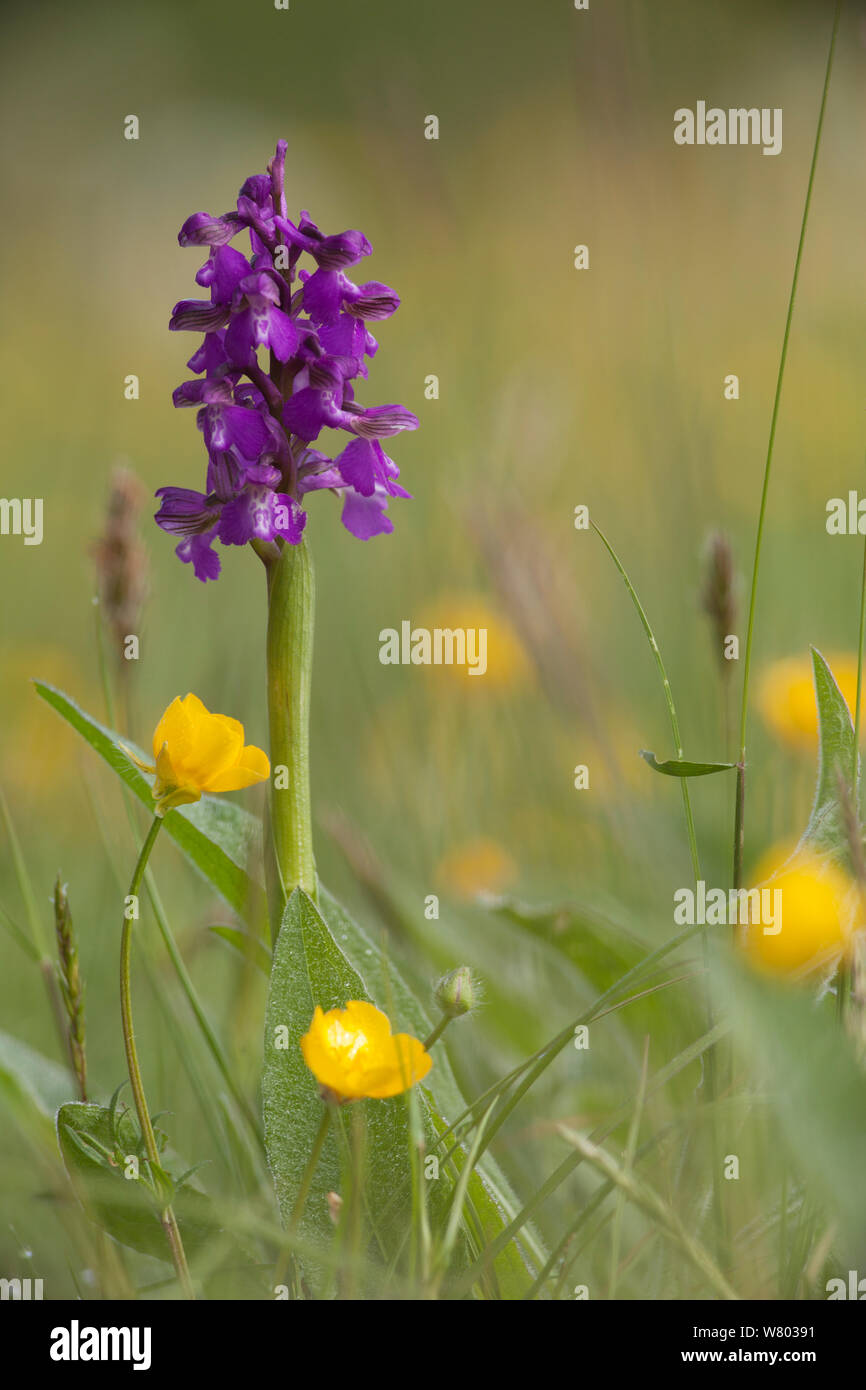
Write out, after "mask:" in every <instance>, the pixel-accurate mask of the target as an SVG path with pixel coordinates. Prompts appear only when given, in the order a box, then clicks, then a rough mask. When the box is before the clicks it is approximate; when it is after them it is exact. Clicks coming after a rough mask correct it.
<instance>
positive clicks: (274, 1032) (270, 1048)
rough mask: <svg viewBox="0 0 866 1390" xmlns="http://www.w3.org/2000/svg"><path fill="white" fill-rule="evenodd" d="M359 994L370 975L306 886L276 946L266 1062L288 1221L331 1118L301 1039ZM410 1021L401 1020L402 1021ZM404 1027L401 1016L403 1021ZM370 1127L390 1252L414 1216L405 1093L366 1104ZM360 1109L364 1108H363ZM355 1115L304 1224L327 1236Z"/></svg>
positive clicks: (269, 1142) (268, 1113) (331, 1155)
mask: <svg viewBox="0 0 866 1390" xmlns="http://www.w3.org/2000/svg"><path fill="white" fill-rule="evenodd" d="M350 999H361V1000H370V995H369V993H368V991H367V989H366V986H365V984H364V982H363V980H362V979H361V976H360V975H359V974H358V973H357V971H355V970H354V969H353V968H352V966H351V965H350V964H349V961H348V960H347V959H346V957H345V956H344V954H343V952H342V951H341V950H340V948H339V946H338V945H337V944H336V942H335V941H334V938H333V936H332V935H331V932H330V931H329V929H328V926H327V924H326V922H325V921H324V919H323V917H322V916H321V914H320V913H319V912H318V910H317V908H316V906H315V904H314V903H313V902H312V900H311V899H310V898H309V897H308V896H307V894H306V893H304V892H303V891H302V890H301V889H299V888H297V889H295V891H294V892H293V893H292V895H291V897H290V898H289V901H288V903H287V904H286V909H285V912H284V913H283V920H282V924H281V927H280V933H279V936H278V938H277V942H276V946H275V947H274V958H273V968H272V971H271V987H270V991H269V995H268V1006H267V1014H266V1019H265V1064H264V1073H263V1077H262V1095H263V1101H264V1123H265V1145H266V1148H267V1153H268V1160H269V1163H270V1167H271V1171H272V1173H273V1175H274V1183H275V1187H276V1193H277V1200H278V1202H279V1207H280V1213H281V1215H282V1218H283V1221H284V1222H288V1221H289V1219H290V1217H291V1214H292V1211H293V1209H294V1205H295V1201H296V1198H297V1195H298V1191H299V1188H300V1185H301V1179H302V1177H303V1174H304V1170H305V1168H306V1165H307V1159H308V1157H309V1154H310V1152H311V1150H312V1147H313V1142H314V1139H315V1136H316V1133H317V1131H318V1128H319V1123H320V1121H321V1118H322V1101H321V1099H320V1097H319V1088H318V1084H317V1082H316V1080H315V1078H314V1077H313V1075H312V1074H311V1073H310V1072H309V1071H308V1070H307V1067H306V1064H305V1062H304V1059H303V1055H302V1053H301V1047H300V1040H301V1037H302V1035H303V1034H304V1033H306V1032H307V1030H308V1028H309V1026H310V1020H311V1019H312V1017H313V1012H314V1009H315V1007H316V1005H317V1004H319V1005H321V1007H322V1008H323V1009H324V1010H325V1011H327V1010H328V1009H334V1008H343V1007H344V1005H345V1004H346V1003H347V1002H348V1000H350ZM402 1024H403V1020H402V1019H399V1025H400V1027H402ZM395 1027H397V1022H396V1021H395ZM359 1104H360V1107H361V1110H362V1113H363V1122H364V1127H365V1131H366V1144H365V1152H366V1164H367V1169H366V1183H365V1192H366V1196H367V1199H368V1204H371V1205H368V1217H369V1219H370V1223H371V1225H372V1227H373V1230H374V1233H375V1236H376V1238H377V1240H378V1242H379V1244H380V1246H381V1249H382V1254H383V1256H384V1257H385V1258H387V1257H388V1255H389V1254H390V1253H392V1252H393V1250H394V1249H395V1242H396V1241H397V1240H398V1239H399V1238H400V1236H401V1234H402V1231H403V1230H405V1227H406V1222H407V1221H409V1220H410V1195H411V1172H410V1167H409V1139H408V1118H407V1110H406V1104H405V1100H404V1099H403V1098H402V1097H399V1096H396V1097H394V1098H393V1099H392V1100H385V1101H363V1102H360V1103H359ZM353 1109H354V1107H353ZM344 1121H345V1116H344V1114H343V1113H342V1112H340V1113H339V1114H338V1123H337V1124H336V1125H332V1127H331V1130H330V1132H329V1134H328V1137H327V1139H326V1141H325V1146H324V1148H323V1150H322V1155H321V1158H320V1160H319V1164H318V1167H317V1170H316V1173H315V1175H314V1177H313V1182H312V1186H311V1188H310V1191H309V1195H308V1197H307V1201H306V1205H305V1208H304V1216H303V1221H302V1223H301V1226H300V1230H301V1231H302V1232H303V1233H304V1234H307V1235H309V1236H311V1237H312V1238H315V1239H318V1240H320V1241H322V1242H323V1243H326V1242H328V1241H330V1240H331V1239H332V1238H333V1235H334V1228H333V1225H332V1222H331V1219H330V1216H329V1213H328V1204H327V1194H328V1193H329V1192H332V1191H336V1192H341V1191H342V1190H343V1188H344V1183H343V1180H342V1174H341V1166H342V1163H341V1153H340V1147H341V1138H342V1139H345V1135H341V1132H340V1131H341V1129H343V1128H344ZM404 1190H405V1193H406V1200H405V1202H403V1203H400V1204H399V1205H397V1206H395V1207H394V1209H393V1211H392V1212H391V1213H389V1214H388V1219H387V1220H385V1221H384V1222H383V1221H378V1220H377V1216H378V1215H379V1213H378V1212H377V1210H376V1208H375V1204H376V1203H378V1202H386V1201H387V1199H388V1197H389V1195H390V1194H392V1193H393V1192H395V1191H404Z"/></svg>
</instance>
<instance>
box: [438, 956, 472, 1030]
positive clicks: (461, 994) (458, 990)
mask: <svg viewBox="0 0 866 1390" xmlns="http://www.w3.org/2000/svg"><path fill="white" fill-rule="evenodd" d="M480 999H481V990H480V986H479V984H478V981H477V980H476V979H475V977H474V975H473V974H472V971H471V970H470V969H469V966H468V965H458V967H457V969H456V970H452V971H450V973H449V974H447V975H443V976H442V979H441V980H440V981H439V983H438V985H437V986H436V1003H437V1004H438V1005H439V1008H440V1009H441V1010H442V1012H443V1014H445V1015H446V1017H447V1018H459V1017H460V1016H461V1014H468V1013H470V1012H471V1010H472V1009H474V1008H476V1006H477V1005H478V1003H479V1002H480Z"/></svg>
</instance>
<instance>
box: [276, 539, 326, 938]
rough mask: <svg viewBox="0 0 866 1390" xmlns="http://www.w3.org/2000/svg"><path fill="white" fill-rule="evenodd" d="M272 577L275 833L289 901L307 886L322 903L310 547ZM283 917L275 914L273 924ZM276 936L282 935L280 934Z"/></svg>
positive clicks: (290, 555) (280, 563) (290, 556)
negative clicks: (314, 798) (313, 778)
mask: <svg viewBox="0 0 866 1390" xmlns="http://www.w3.org/2000/svg"><path fill="white" fill-rule="evenodd" d="M267 573H268V639H267V670H268V719H269V723H270V736H271V779H272V780H271V802H270V804H271V830H272V836H273V848H274V856H275V860H276V866H277V870H278V875H279V880H280V885H281V890H282V894H283V898H284V899H285V898H288V896H289V894H290V893H291V892H292V891H293V889H295V888H297V887H300V888H303V890H304V892H305V893H307V894H309V896H310V897H311V898H312V899H313V901H314V902H315V901H316V898H317V896H318V893H317V880H316V864H315V860H314V858H313V825H312V810H311V802H310V688H311V684H312V671H313V622H314V605H315V582H314V577H313V565H312V560H311V558H310V552H309V548H308V546H307V543H306V541H303V540H302V541H301V542H300V544H299V545H285V544H284V545H283V546H282V548H281V550H280V553H279V556H278V558H277V559H276V560H275V561H274V562H273V563H270V564H268V565H267ZM281 916H282V904H279V912H278V913H273V912H272V920H278V919H279V917H281ZM272 932H273V934H274V935H275V934H276V933H275V931H274V929H273V928H272Z"/></svg>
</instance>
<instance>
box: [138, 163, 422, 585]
mask: <svg viewBox="0 0 866 1390" xmlns="http://www.w3.org/2000/svg"><path fill="white" fill-rule="evenodd" d="M286 152H287V145H286V142H285V140H280V141H279V142H278V144H277V148H276V153H275V154H274V157H273V159H272V160H271V162H270V164H269V166H268V170H267V172H266V173H264V174H253V175H251V176H250V177H249V178H248V179H246V180H245V181H244V183H243V184H242V186H241V189H240V192H239V194H238V200H237V207H236V209H235V210H234V211H231V212H226V213H223V214H222V215H221V216H217V217H214V216H212V215H211V214H210V213H206V212H195V213H193V214H192V216H191V217H188V218H187V219H186V221H185V222H184V224H183V226H182V227H181V229H180V233H179V235H178V241H179V243H180V245H181V246H195V247H201V248H206V249H207V253H208V258H207V260H206V261H205V263H204V265H202V266H201V267H200V269H199V270H198V272H197V274H196V277H195V278H196V283H197V284H198V285H199V286H200V287H201V288H202V289H204V290H209V291H210V299H209V300H208V299H184V300H181V301H180V302H179V303H178V304H176V305H175V307H174V309H173V311H172V315H171V320H170V322H169V328H170V329H171V330H172V331H180V332H199V333H202V334H203V335H204V337H203V340H202V342H201V345H200V346H199V347H198V348H197V350H196V351H195V352H194V353H193V354H192V356H191V357H190V359H189V362H188V364H187V365H188V366H189V369H190V371H191V372H193V373H194V374H195V378H196V379H194V380H191V381H184V382H182V383H181V385H180V386H178V387H177V388H176V389H175V391H174V396H173V399H174V404H175V405H176V406H181V407H182V406H196V407H197V408H198V416H197V419H198V425H199V429H200V430H201V432H202V434H203V436H204V441H205V445H206V448H207V454H208V470H207V481H206V490H205V491H204V492H197V491H195V490H194V489H191V488H182V487H163V488H160V489H159V491H158V493H157V497H158V498H159V499H160V508H159V511H158V512H157V514H156V521H157V522H158V524H159V525H160V526H161V527H162V528H163V529H164V530H165V531H167V532H169V534H171V535H175V536H178V537H180V543H179V544H178V546H177V554H178V556H179V558H180V559H181V560H182V561H184V563H187V564H191V565H192V568H193V572H194V573H195V575H196V577H197V578H199V579H201V580H203V581H205V580H208V579H216V578H217V576H218V575H219V572H220V559H219V556H218V554H217V553H216V551H215V550H214V548H213V547H214V543H215V542H216V541H219V542H220V544H221V545H235V546H237V545H247V544H249V543H250V542H254V543H261V544H266V545H280V544H288V545H297V544H298V543H299V542H300V540H301V538H302V536H303V532H304V527H305V525H306V521H307V514H306V511H305V510H304V506H303V504H304V503H305V502H306V498H307V496H308V495H309V494H312V493H315V492H326V491H328V492H332V493H335V494H336V495H337V496H339V497H341V498H342V499H343V507H342V517H341V519H342V522H343V525H344V526H345V527H346V529H347V530H348V531H349V532H350V533H351V534H352V535H353V536H355V537H357V538H358V539H360V540H369V539H371V537H373V536H377V535H384V534H387V533H388V532H390V531H392V530H393V529H394V528H393V522H392V520H391V518H390V517H389V516H388V513H387V509H388V504H389V502H390V500H391V499H392V498H395V497H396V498H408V497H409V496H410V494H409V493H408V492H407V491H406V490H405V489H404V488H403V487H401V486H400V485H399V483H398V482H397V478H398V476H399V471H398V469H397V465H396V464H395V463H394V461H393V460H392V459H390V458H389V457H388V455H387V454H386V453H385V452H384V449H383V448H382V445H381V443H380V440H382V439H387V438H390V437H392V436H394V435H397V434H399V433H401V432H402V431H403V430H414V429H417V428H418V420H417V417H416V416H415V415H413V414H412V412H411V411H410V410H407V409H406V408H405V406H401V405H383V406H369V407H364V406H362V405H360V404H358V402H357V401H356V400H355V393H354V387H353V385H352V383H353V381H355V380H356V379H357V378H359V377H360V378H362V379H363V378H367V376H368V372H369V367H368V360H369V359H372V358H373V357H374V356H375V354H376V352H377V350H378V343H377V342H376V339H375V338H374V337H373V336H372V334H371V333H370V331H369V328H368V327H367V324H368V323H369V322H377V321H383V320H385V319H387V318H390V316H391V315H392V314H393V313H395V312H396V310H397V308H398V306H399V304H400V299H399V296H398V295H397V294H396V293H395V291H394V290H392V289H390V288H389V286H387V285H385V284H382V283H381V282H380V281H378V280H369V281H367V282H365V283H363V284H355V283H354V282H353V281H352V280H351V279H349V277H348V276H347V275H346V273H345V272H346V270H347V269H348V268H349V267H351V266H354V265H357V264H358V262H359V261H361V260H362V259H363V258H364V257H365V256H369V255H370V253H371V251H372V247H371V245H370V243H369V241H368V240H367V238H366V237H365V236H364V235H363V233H361V232H358V231H346V232H339V233H336V234H335V235H331V236H326V235H324V234H323V233H322V232H321V231H320V230H319V228H318V227H317V226H316V224H315V222H313V221H312V219H311V218H310V216H309V213H307V212H306V211H302V212H301V213H300V215H299V216H298V219H297V221H293V220H292V219H291V218H290V216H289V212H288V205H287V200H286V186H285V183H286ZM243 233H246V234H247V236H248V237H249V254H244V253H243V252H242V251H240V250H238V249H237V248H236V247H234V246H232V245H231V244H230V243H231V242H232V241H233V240H234V239H235V237H237V236H239V235H241V234H243ZM304 256H307V257H309V258H310V260H311V262H312V266H311V267H310V268H309V269H305V268H303V267H302V266H301V265H300V262H301V259H302V257H304ZM325 429H328V430H337V431H343V432H345V433H346V434H348V435H349V436H350V440H349V442H348V443H347V444H346V446H345V447H344V448H343V449H342V450H339V448H338V451H337V453H336V456H335V457H331V455H329V454H326V453H323V452H322V451H321V450H320V449H318V448H313V447H311V446H312V445H313V443H314V442H315V441H317V440H318V439H319V436H320V434H321V432H322V430H325Z"/></svg>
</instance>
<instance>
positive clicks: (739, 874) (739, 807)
mask: <svg viewBox="0 0 866 1390" xmlns="http://www.w3.org/2000/svg"><path fill="white" fill-rule="evenodd" d="M841 10H842V0H836V8H835V13H834V16H833V30H832V34H831V36H830V49H829V52H828V54H827V68H826V72H825V74H824V88H823V91H822V93H821V106H820V109H819V112H818V125H817V129H816V131H815V144H814V147H813V150H812V163H811V165H810V167H809V181H808V184H807V186H806V200H805V203H804V205H803V219H802V222H801V224H800V239H799V241H798V243H797V255H796V257H795V260H794V275H793V278H792V280H791V293H790V296H789V298H788V313H787V316H786V318H785V332H784V336H783V338H782V352H781V356H780V358H779V372H778V376H777V378H776V393H775V396H774V398H773V413H772V416H771V418H770V437H769V440H768V443H767V458H766V462H765V464H764V481H763V486H762V488H761V505H760V509H759V512H758V527H757V532H756V535H755V558H754V562H753V565H752V585H751V590H750V593H749V618H748V624H747V627H746V650H745V655H744V659H743V695H742V701H741V705H740V758H739V762H738V764H737V799H736V810H735V814H734V865H733V883H734V887H735V888H740V887H741V886H742V881H743V846H744V842H745V807H746V728H747V723H748V717H749V713H748V712H749V674H750V672H751V666H752V640H753V637H754V631H755V606H756V599H757V593H758V575H759V573H760V568H761V548H762V542H763V538H764V522H765V520H766V515H767V498H768V496H769V491H770V474H771V471H772V465H773V450H774V448H775V444H776V426H777V425H778V421H779V402H780V400H781V398H782V383H783V381H784V379H785V364H786V362H787V360H788V342H789V340H790V337H791V323H792V320H793V317H794V304H795V302H796V299H797V284H798V282H799V279H800V265H801V262H802V259H803V247H804V245H805V242H806V228H807V226H808V222H809V208H810V207H811V203H812V189H813V187H814V184H815V170H816V169H817V167H818V152H819V150H820V148H821V132H822V130H823V128H824V112H825V111H826V109H827V93H828V91H829V89H830V75H831V73H832V71H833V54H834V52H835V49H836V35H837V33H838V30H839V16H840V13H841Z"/></svg>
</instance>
